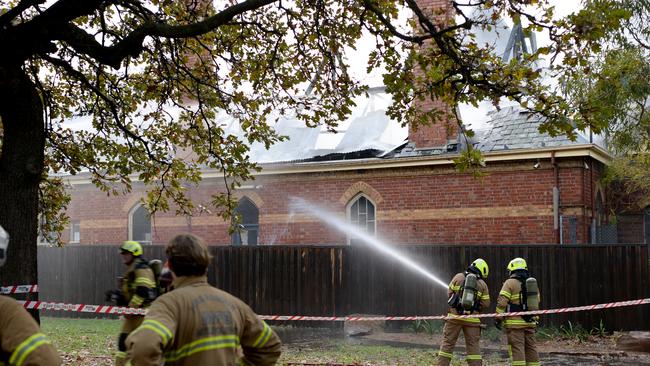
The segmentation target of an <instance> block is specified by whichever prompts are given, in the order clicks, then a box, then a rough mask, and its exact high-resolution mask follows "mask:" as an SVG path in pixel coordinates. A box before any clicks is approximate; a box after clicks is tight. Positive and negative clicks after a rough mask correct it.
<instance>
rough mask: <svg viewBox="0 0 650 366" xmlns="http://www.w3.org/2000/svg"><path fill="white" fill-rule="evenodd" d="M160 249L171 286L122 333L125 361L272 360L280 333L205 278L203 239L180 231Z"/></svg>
mask: <svg viewBox="0 0 650 366" xmlns="http://www.w3.org/2000/svg"><path fill="white" fill-rule="evenodd" d="M165 252H166V254H167V261H168V265H169V268H170V270H171V271H172V274H173V275H174V280H173V283H172V288H173V289H172V290H171V291H169V292H167V293H166V294H164V295H162V296H160V297H159V298H158V299H156V301H154V303H153V304H152V305H151V308H149V311H148V312H147V316H146V317H145V319H144V323H142V326H140V327H139V328H138V329H136V330H135V331H134V332H133V333H131V335H130V336H129V337H128V338H127V340H126V345H127V349H128V351H127V359H128V364H127V365H131V366H150V365H162V364H163V363H164V364H165V366H195V365H197V366H198V365H259V366H265V365H275V364H276V362H277V360H278V358H279V357H280V351H281V346H282V345H281V343H280V338H279V337H278V336H277V335H276V334H275V332H274V331H273V330H272V329H271V328H270V327H269V326H268V325H267V324H266V323H265V322H264V321H263V320H262V319H260V318H259V317H258V316H257V315H256V314H255V313H254V312H253V310H251V308H250V307H248V305H246V304H245V303H244V302H242V301H241V300H239V299H238V298H236V297H234V296H232V295H230V294H229V293H227V292H225V291H222V290H219V289H217V288H214V287H212V286H210V285H209V284H208V281H207V277H206V275H207V270H208V264H209V263H210V254H209V253H208V248H207V247H206V246H205V244H204V243H203V240H201V239H200V238H198V237H196V236H194V235H192V234H181V235H178V236H176V237H174V238H173V239H172V240H171V241H170V242H169V244H167V247H166V248H165Z"/></svg>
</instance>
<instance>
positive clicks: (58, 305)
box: [18, 301, 146, 315]
mask: <svg viewBox="0 0 650 366" xmlns="http://www.w3.org/2000/svg"><path fill="white" fill-rule="evenodd" d="M18 302H19V303H21V304H22V305H23V306H24V307H25V309H37V310H56V311H72V312H77V313H97V314H128V315H144V314H146V309H139V308H129V307H126V306H110V305H86V304H66V303H62V302H47V301H18Z"/></svg>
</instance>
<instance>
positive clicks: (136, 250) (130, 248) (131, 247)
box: [120, 240, 142, 257]
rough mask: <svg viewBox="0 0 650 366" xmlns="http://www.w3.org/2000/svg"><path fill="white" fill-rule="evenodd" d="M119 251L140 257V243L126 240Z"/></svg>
mask: <svg viewBox="0 0 650 366" xmlns="http://www.w3.org/2000/svg"><path fill="white" fill-rule="evenodd" d="M120 250H121V251H124V252H129V253H131V254H133V256H134V257H139V256H141V255H142V245H140V243H138V242H137V241H133V240H127V241H125V242H124V243H122V246H121V247H120Z"/></svg>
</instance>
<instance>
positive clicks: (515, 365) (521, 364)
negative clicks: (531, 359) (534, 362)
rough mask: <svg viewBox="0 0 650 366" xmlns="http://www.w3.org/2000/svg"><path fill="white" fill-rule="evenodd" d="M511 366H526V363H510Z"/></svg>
mask: <svg viewBox="0 0 650 366" xmlns="http://www.w3.org/2000/svg"><path fill="white" fill-rule="evenodd" d="M512 366H526V361H512Z"/></svg>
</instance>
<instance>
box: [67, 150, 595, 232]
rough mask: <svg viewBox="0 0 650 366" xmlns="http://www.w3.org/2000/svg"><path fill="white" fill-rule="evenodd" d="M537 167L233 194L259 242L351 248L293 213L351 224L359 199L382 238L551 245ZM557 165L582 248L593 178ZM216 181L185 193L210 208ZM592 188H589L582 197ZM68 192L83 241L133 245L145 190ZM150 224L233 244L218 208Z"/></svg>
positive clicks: (361, 175)
mask: <svg viewBox="0 0 650 366" xmlns="http://www.w3.org/2000/svg"><path fill="white" fill-rule="evenodd" d="M533 163H534V162H533V161H521V162H518V163H491V164H489V165H488V167H487V168H486V171H487V172H488V173H489V174H488V175H487V176H486V177H484V178H482V179H477V178H474V177H473V176H471V175H469V174H459V173H457V172H455V171H454V169H453V168H452V167H451V166H425V167H415V168H391V169H373V170H356V171H348V172H330V173H327V172H322V173H309V174H286V175H270V176H261V177H258V179H257V180H256V181H255V182H254V185H255V186H257V187H258V188H256V189H242V190H238V191H237V192H236V194H237V196H239V197H243V196H247V197H249V198H251V200H252V201H253V202H255V204H256V205H257V207H258V209H259V213H260V218H259V222H260V228H259V240H258V242H259V243H261V244H346V243H347V237H346V235H345V234H343V233H340V232H338V231H336V230H334V229H331V228H329V227H328V226H326V225H325V224H323V223H322V221H321V220H320V219H319V218H318V217H314V216H313V215H308V214H305V213H301V212H299V211H296V210H295V209H292V207H291V205H290V202H291V200H292V197H300V198H303V199H305V200H307V201H309V202H311V203H313V204H314V205H317V206H318V207H321V208H322V209H323V210H327V211H329V212H332V213H333V214H335V215H338V216H339V217H340V218H342V219H344V220H347V219H346V215H347V211H346V209H347V206H348V204H349V203H350V200H351V199H355V198H356V197H357V195H358V194H364V195H365V196H366V197H368V198H369V200H370V201H371V202H373V203H374V204H375V209H376V229H377V233H378V235H379V236H380V237H382V238H385V239H386V240H388V241H390V242H392V243H399V244H425V243H426V244H437V243H440V244H442V243H445V244H454V243H458V244H460V243H475V244H480V243H495V244H496V243H500V244H510V243H553V242H554V229H553V206H552V202H553V194H552V189H553V185H554V182H555V173H554V170H553V167H552V166H551V165H550V164H549V163H548V162H546V163H543V164H542V166H541V167H540V168H539V169H534V168H533ZM558 164H559V177H560V180H559V181H560V192H561V207H562V212H561V213H562V214H563V215H565V216H575V217H576V218H577V222H578V226H577V227H578V230H577V233H576V234H575V235H576V238H577V242H578V243H586V242H588V241H589V233H588V225H589V223H590V220H591V204H592V203H591V199H592V197H593V192H591V190H592V186H593V183H591V184H589V182H590V180H589V179H587V178H588V175H590V174H591V173H586V172H585V169H584V168H582V165H583V161H582V159H581V158H580V159H574V160H571V159H569V160H562V159H558ZM217 182H218V181H208V182H205V183H204V184H202V185H201V186H200V188H196V189H191V190H189V194H190V195H191V196H192V199H193V200H194V202H195V203H196V204H197V205H198V204H202V205H204V206H206V207H209V204H208V203H209V201H210V195H211V194H213V193H215V192H218V191H219V189H221V186H220V185H219V184H218V183H217ZM586 190H589V191H590V192H588V193H586V194H585V192H586ZM72 195H73V199H72V202H71V204H70V207H69V210H68V214H69V215H70V217H71V219H72V220H79V221H80V225H81V243H82V244H98V243H118V242H121V241H123V240H126V239H127V237H128V232H129V230H128V214H129V211H130V210H131V209H132V208H133V206H134V205H136V204H137V202H138V199H139V198H140V197H142V195H143V193H142V187H139V186H136V187H134V192H133V193H131V194H129V195H127V196H117V197H107V196H106V195H105V194H103V193H99V192H98V191H97V190H96V189H95V188H94V187H92V186H89V185H83V186H75V187H74V189H73V191H72ZM584 225H587V230H585V229H584ZM152 226H153V232H152V234H153V242H154V243H158V244H162V243H165V242H167V241H168V240H169V239H170V238H171V237H172V236H173V235H175V234H177V233H179V232H187V231H191V232H193V233H195V234H198V235H200V236H202V237H204V238H205V239H206V240H207V242H208V243H210V244H213V245H215V244H228V243H230V239H229V236H228V234H227V224H226V223H224V222H223V221H222V220H221V218H219V217H218V215H217V213H216V212H215V210H214V209H210V211H205V212H203V213H201V214H197V215H195V216H194V217H192V218H191V220H188V219H186V218H184V217H176V216H175V214H174V212H173V209H172V212H168V213H159V214H157V215H156V216H155V218H154V219H153V220H152ZM565 229H566V228H565ZM566 230H568V229H566ZM585 231H586V232H585ZM567 235H569V233H568V232H566V233H565V237H568V236H567ZM63 238H64V239H67V238H68V236H66V235H65V234H64V236H63Z"/></svg>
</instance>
